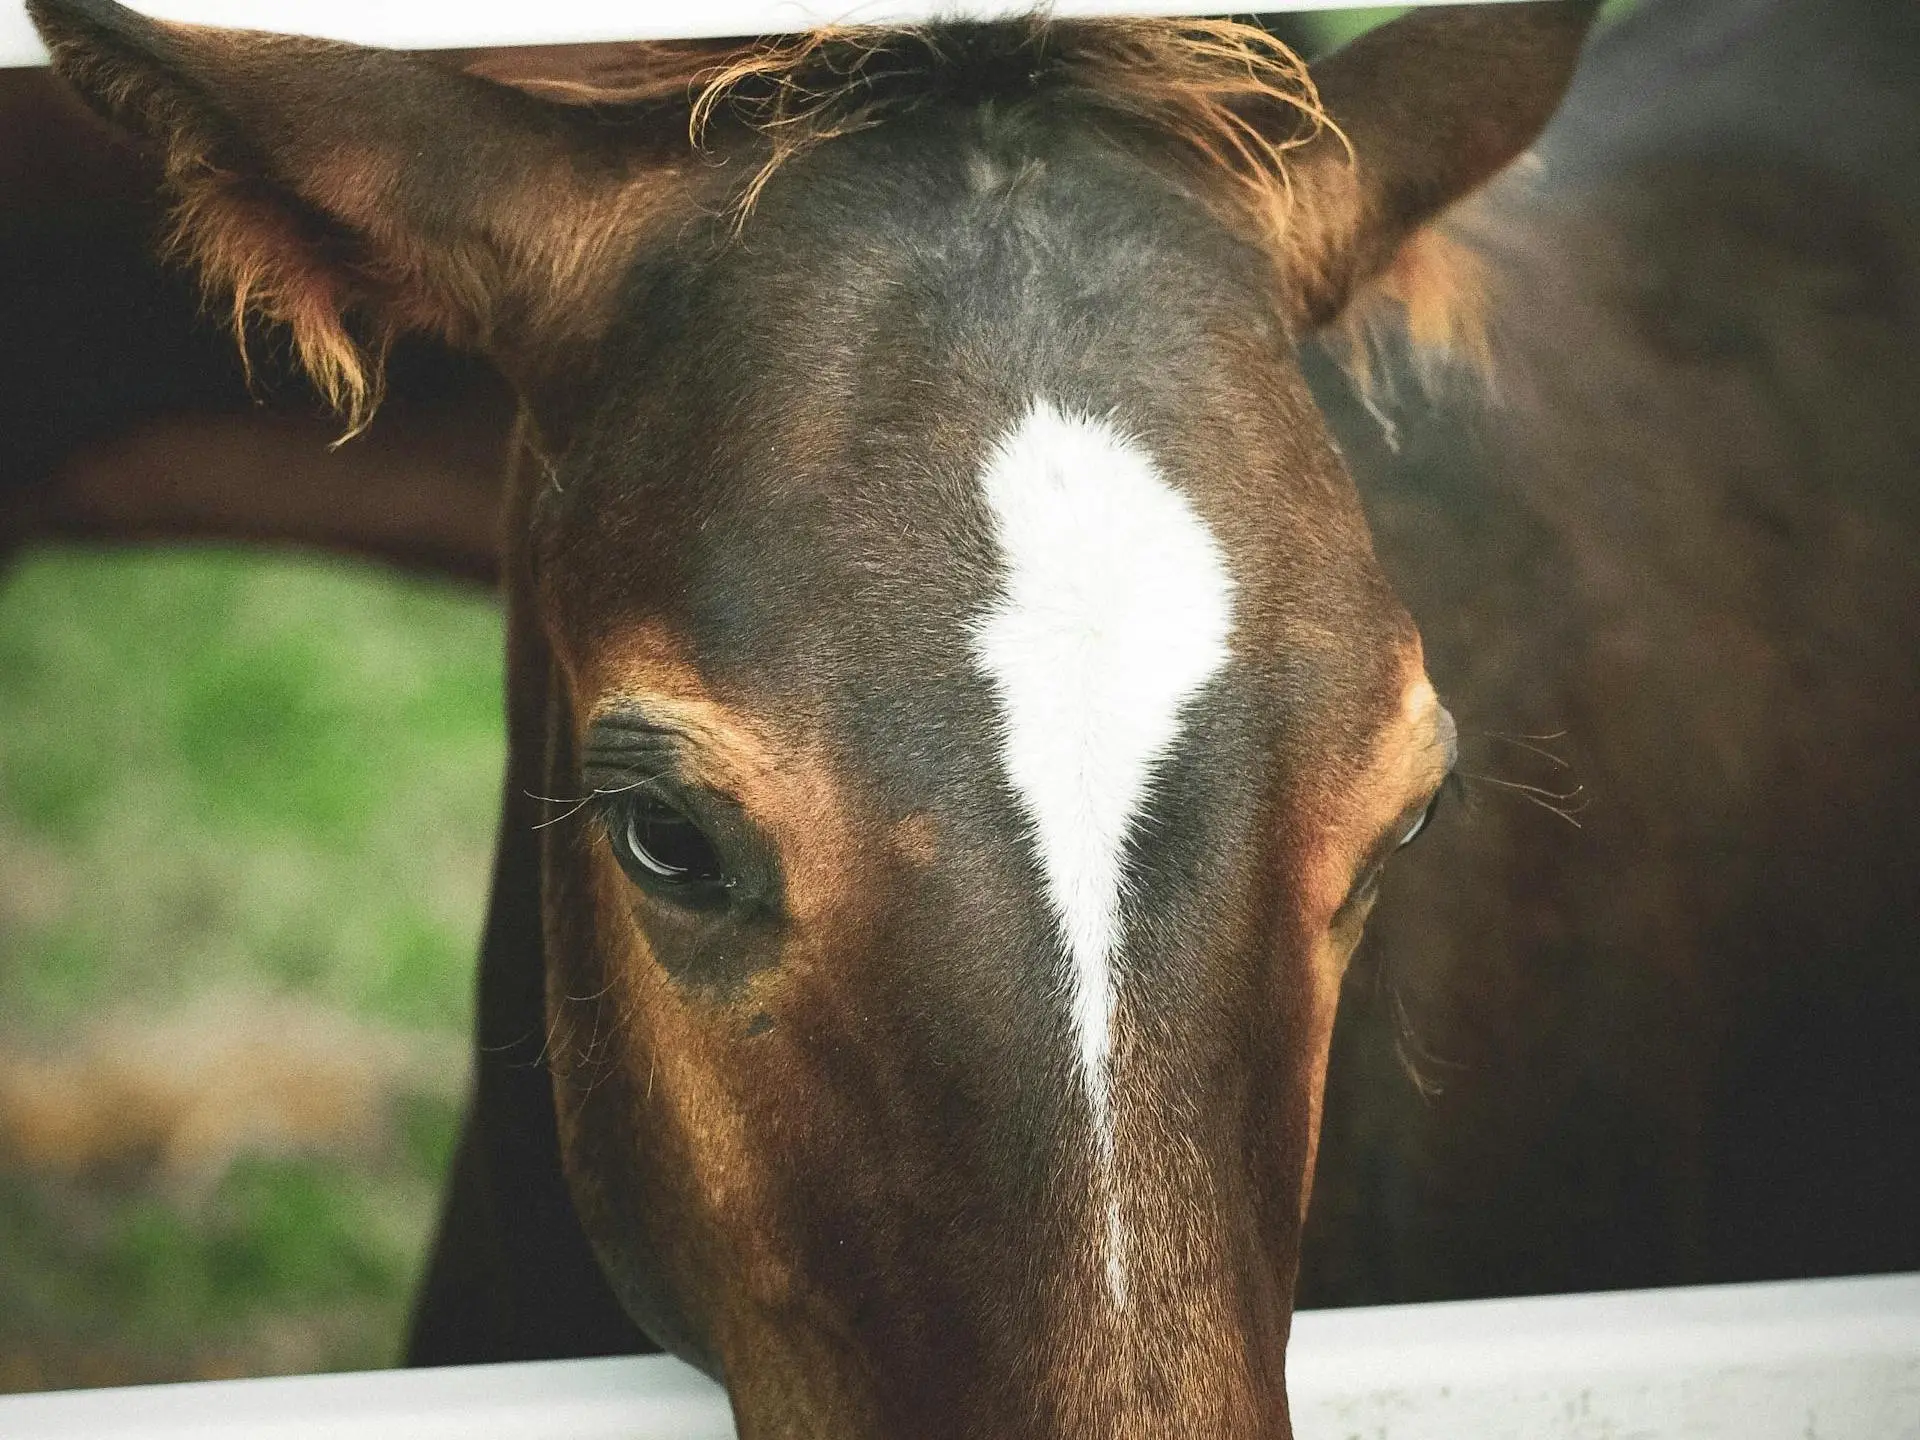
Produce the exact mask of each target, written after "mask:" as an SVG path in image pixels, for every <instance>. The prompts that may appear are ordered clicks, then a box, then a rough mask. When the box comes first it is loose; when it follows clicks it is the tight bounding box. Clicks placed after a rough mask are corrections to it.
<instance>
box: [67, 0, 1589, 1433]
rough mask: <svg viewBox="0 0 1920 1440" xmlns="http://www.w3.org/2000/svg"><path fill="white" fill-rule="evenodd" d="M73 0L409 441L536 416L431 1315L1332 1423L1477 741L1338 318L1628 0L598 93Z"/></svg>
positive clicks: (323, 352)
mask: <svg viewBox="0 0 1920 1440" xmlns="http://www.w3.org/2000/svg"><path fill="white" fill-rule="evenodd" d="M32 9H33V14H34V16H35V18H36V20H37V22H38V23H39V24H40V26H41V28H42V32H43V33H44V34H45V35H46V37H47V40H48V43H49V46H50V48H51V49H52V51H53V54H54V57H55V63H56V65H57V66H58V67H59V68H60V69H61V71H62V72H63V73H64V74H66V75H67V76H68V77H69V78H70V79H72V80H73V81H74V83H75V84H76V85H77V86H78V87H79V88H80V89H81V91H82V93H83V94H85V95H86V96H87V97H88V98H89V99H90V100H91V101H92V102H93V103H94V104H95V105H96V106H98V107H99V108H101V109H102V110H103V111H105V112H106V113H108V114H109V115H110V116H112V117H113V118H116V119H118V120H120V121H122V122H123V123H126V124H128V125H130V126H132V127H134V128H135V129H137V130H139V131H141V132H143V133H144V134H146V135H148V136H149V137H151V138H152V139H153V140H154V141H155V142H156V143H157V144H158V145H159V146H160V147H161V149H162V152H163V155H164V163H165V168H166V171H167V175H168V178H169V182H170V184H171V185H172V187H173V188H174V191H175V193H176V195H177V197H178V200H179V207H180V208H179V212H178V217H177V234H176V242H175V243H176V245H177V246H178V248H179V249H180V251H181V252H182V253H183V254H185V255H187V256H188V257H190V258H191V259H192V260H193V262H194V263H195V264H196V265H198V266H199V267H200V269H201V270H202V272H203V274H204V275H205V276H206V278H207V280H208V283H209V285H210V286H212V287H213V288H214V290H215V291H216V292H217V293H218V294H219V295H220V296H221V297H223V298H224V300H225V301H226V303H228V304H229V305H230V306H231V307H232V308H233V310H234V312H235V313H236V314H237V315H242V316H244V315H245V314H247V313H250V312H251V313H259V314H264V315H265V316H267V317H268V318H270V319H274V320H278V321H280V322H282V323H284V324H285V325H287V326H288V327H290V329H291V332H292V336H293V340H294V344H295V346H296V347H297V349H298V351H299V353H300V355H301V357H302V358H303V360H304V361H305V363H306V365H307V366H308V368H309V370H310V371H311V372H312V374H313V375H314V377H315V380H316V382H317V383H318V384H319V385H320V386H321V388H322V389H323V390H324V391H325V392H327V393H328V394H330V395H331V396H332V397H333V398H334V399H335V400H336V402H337V403H338V404H339V406H340V408H341V409H342V411H343V412H344V413H345V414H346V415H347V417H348V420H349V422H350V424H351V425H352V426H354V427H358V426H361V425H363V424H364V423H365V422H366V421H367V420H368V419H369V417H370V415H371V413H372V407H373V405H374V404H375V402H376V401H377V399H378V396H379V380H380V359H381V356H382V355H383V353H384V351H385V349H386V347H387V346H388V345H389V344H390V343H391V341H392V340H393V338H394V337H396V336H397V335H399V334H402V333H405V332H409V331H415V330H421V331H426V332H428V333H431V334H435V335H438V336H440V337H442V338H444V339H446V340H449V341H451V342H453V343H455V344H456V345H461V346H466V347H470V348H473V349H476V350H478V351H480V352H481V353H482V354H484V355H485V356H487V357H488V358H489V359H490V360H491V361H492V362H493V363H494V364H495V365H497V366H498V368H499V369H500V371H501V372H502V373H503V374H504V375H505V376H506V377H507V379H508V380H509V381H510V382H511V384H512V386H513V388H514V390H515V393H516V396H517V399H518V406H519V413H518V432H517V440H516V444H515V456H514V471H513V477H512V480H511V484H510V494H509V500H508V504H507V507H506V531H505V545H504V561H503V568H504V572H505V578H506V585H507V591H508V605H509V632H510V639H509V647H510V655H509V674H510V682H509V683H510V695H509V712H510V713H509V735H510V752H511V756H512V759H511V761H510V771H509V775H508V779H507V794H506V805H505V811H504V818H503V824H502V832H501V845H500V851H499V859H498V864H497V870H496V877H495V895H494V905H493V911H492V916H491V919H490V922H489V931H488V937H487V950H486V957H485V962H484V963H485V973H484V979H483V992H482V1019H481V1027H482V1035H481V1055H482V1066H481V1077H480V1082H479V1087H480V1088H479V1096H478V1100H477V1105H476V1109H475V1112H474V1116H473V1118H472V1121H471V1123H470V1125H469V1127H468V1130H467V1133H466V1136H465V1139H464V1142H463V1146H462V1151H461V1155H460V1161H459V1167H460V1168H459V1173H458V1175H457V1177H456V1182H455V1191H454V1195H453V1198H452V1201H451V1203H450V1207H449V1211H448V1215H447V1218H446V1223H445V1229H444V1233H443V1236H442V1241H441V1245H440V1248H439V1251H438V1253H437V1256H436V1262H435V1267H434V1271H433V1275H432V1277H431V1279H430V1282H429V1289H428V1293H427V1296H426V1299H425V1301H424V1305H423V1310H422V1313H421V1317H420V1321H419V1328H418V1332H417V1334H416V1339H415V1358H417V1359H421V1360H440V1361H450V1360H473V1359H494V1358H517V1357H527V1356H533V1355H541V1354H564V1353H585V1352H592V1351H606V1350H617V1349H620V1348H630V1347H633V1346H635V1345H637V1344H639V1343H641V1342H640V1339H639V1336H640V1334H641V1333H644V1335H645V1336H647V1337H648V1338H650V1339H651V1340H652V1341H654V1342H656V1343H658V1344H660V1345H662V1346H664V1347H665V1348H667V1349H670V1350H672V1351H674V1352H675V1353H678V1354H680V1355H682V1356H684V1357H686V1358H687V1359H689V1360H691V1361H693V1362H694V1363H696V1364H699V1365H701V1366H703V1367H704V1368H706V1369H707V1370H709V1371H710V1372H711V1373H714V1374H715V1375H717V1376H719V1377H720V1378H722V1379H723V1380H724V1381H725V1382H726V1384H727V1386H728V1389H729V1393H730V1395H731V1397H732V1401H733V1405H734V1410H735V1414H736V1417H737V1420H738V1424H739V1428H740V1432H741V1434H742V1435H743V1436H747V1437H763V1436H775V1435H794V1436H801V1435H806V1436H834V1437H842V1436H845V1437H857V1436H872V1437H879V1436H889V1437H904V1436H916V1437H919V1436H942V1435H952V1436H960V1435H980V1436H987V1435H993V1436H999V1435H1022V1436H1034V1437H1040V1436H1069V1435H1071V1436H1090V1435H1108V1434H1121V1435H1140V1436H1148V1435H1153V1436H1163V1435H1164V1436H1174V1435H1193V1434H1205V1435H1212V1436H1221V1437H1249V1440H1250V1437H1256V1436H1257V1437H1277V1436H1285V1435H1288V1434H1290V1425H1289V1422H1288V1418H1287V1407H1286V1398H1285V1388H1284V1352H1285V1345H1286V1338H1287V1332H1288V1326H1289V1322H1290V1317H1291V1310H1292V1297H1293V1291H1294V1284H1295V1278H1296V1274H1297V1271H1298V1267H1299V1260H1300V1236H1301V1225H1302V1217H1303V1214H1304V1211H1305V1208H1306V1203H1307V1196H1308V1189H1309V1182H1310V1179H1311V1176H1312V1172H1313V1165H1314V1156H1315V1148H1316V1144H1317V1140H1318V1132H1319V1122H1320V1106H1321V1090H1322V1084H1323V1078H1324V1075H1325V1069H1326V1064H1327V1056H1328V1047H1329V1041H1330V1036H1331V1033H1332V1026H1333V1018H1334V1013H1335V1008H1336V1001H1337V997H1338V993H1339V988H1340V981H1341V976H1342V972H1343V969H1344V967H1345V964H1346V961H1347V958H1348V956H1349V955H1350V954H1351V952H1352V949H1353V947H1354V945H1355V943H1356V942H1357V940H1358V938H1359V935H1360V931H1361V926H1362V924H1363V922H1364V920H1365V918H1366V915H1367V912H1368V910H1369V909H1370V907H1371V905H1372V903H1373V899H1374V895H1375V893H1376V886H1377V884H1378V880H1379V876H1380V873H1381V870H1382V867H1383V866H1384V865H1385V863H1386V861H1387V859H1388V858H1389V857H1390V855H1391V854H1392V853H1393V852H1394V850H1395V849H1396V848H1397V847H1399V846H1400V845H1401V844H1403V843H1405V842H1406V841H1407V840H1409V839H1411V838H1412V837H1413V836H1414V835H1415V834H1417V832H1418V830H1419V829H1420V828H1421V827H1422V825H1423V823H1424V817H1425V816H1426V815H1427V814H1428V813H1429V811H1430V810H1431V807H1432V805H1433V802H1434V800H1435V798H1436V797H1437V795H1438V794H1439V792H1440V790H1441V788H1442V786H1443V785H1444V784H1445V782H1446V780H1447V777H1448V773H1449V770H1450V768H1451V766H1452V763H1453V758H1454V752H1455V735H1454V728H1453V724H1452V721H1451V720H1450V718H1449V717H1448V716H1447V713H1446V711H1445V709H1444V708H1443V707H1442V706H1441V704H1440V703H1439V700H1438V697H1437V696H1436V695H1435V692H1434V689H1433V686H1432V685H1431V683H1430V682H1429V681H1428V680H1427V678H1426V674H1425V669H1424V664H1423V659H1422V651H1421V644H1420V640H1419V637H1418V635H1417V633H1416V631H1415V630H1414V627H1413V624H1412V622H1411V620H1410V619H1409V617H1408V615H1407V614H1406V612H1405V610H1404V608H1403V607H1402V606H1401V604H1400V603H1399V601H1398V600H1397V599H1396V598H1395V596H1394V594H1393V592H1392V590H1391V588H1390V587H1389V585H1388V584H1387V581H1386V579H1385V577H1384V576H1383V574H1382V573H1381V571H1380V569H1379V567H1378V565H1377V564H1376V562H1375V560H1374V557H1373V553H1372V548H1371V544H1370V540H1369V536H1368V530H1367V526H1366V523H1365V520H1364V517H1363V516H1362V513H1361V511H1360V507H1359V503H1358V499H1357V497H1356V496H1355V494H1354V491H1353V488H1352V485H1351V482H1350V481H1349V479H1348V478H1347V476H1346V474H1345V472H1344V470H1343V468H1342V465H1341V462H1340V458H1339V456H1338V454H1337V452H1336V451H1335V449H1334V448H1333V446H1332V444H1331V442H1330V440H1329V439H1328V437H1327V434H1326V431H1325V429H1324V426H1323V424H1322V422H1321V420H1320V418H1319V414H1318V412H1317V410H1316V409H1315V407H1314V405H1313V402H1312V399H1311V396H1310V394H1309V392H1308V390H1307V388H1306V385H1305V382H1304V380H1303V379H1302V377H1301V374H1300V371H1299V368H1298V365H1297V363H1296V360H1295V347H1296V345H1297V344H1298V343H1299V342H1300V341H1301V340H1302V339H1303V338H1304V337H1305V336H1307V335H1308V334H1310V333H1311V332H1313V331H1314V330H1316V329H1319V328H1321V327H1325V326H1329V325H1332V324H1334V323H1336V322H1337V321H1339V320H1340V319H1341V318H1342V317H1343V316H1345V315H1348V314H1350V313H1352V311H1353V307H1354V306H1355V305H1356V304H1359V303H1361V301H1362V297H1363V292H1364V291H1365V290H1366V287H1367V286H1368V285H1369V284H1371V283H1375V282H1379V281H1381V279H1382V277H1383V276H1385V275H1386V274H1387V273H1388V272H1389V271H1390V270H1392V268H1393V267H1394V265H1395V263H1396V257H1399V256H1402V255H1404V254H1407V253H1408V251H1407V247H1408V245H1409V244H1410V243H1416V244H1417V243H1418V242H1417V241H1416V240H1415V237H1416V236H1417V235H1418V234H1419V232H1420V227H1421V226H1423V225H1424V224H1426V223H1427V222H1428V221H1430V220H1432V219H1433V218H1435V217H1436V216H1437V215H1438V214H1440V213H1441V212H1442V211H1443V210H1444V209H1445V208H1446V207H1447V205H1449V204H1450V203H1451V202H1452V201H1453V200H1455V199H1456V198H1458V197H1459V196H1461V195H1462V194H1464V193H1466V192H1468V191H1470V190H1472V189H1473V188H1475V187H1476V186H1478V185H1479V184H1480V183H1482V182H1483V181H1485V180H1486V179H1488V178H1489V177H1490V176H1491V175H1493V174H1494V173H1495V172H1497V171H1498V170H1499V169H1500V168H1501V167H1502V166H1503V165H1504V164H1505V163H1506V162H1507V161H1508V160H1510V159H1511V158H1512V157H1513V156H1514V155H1516V154H1517V153H1519V152H1520V151H1521V150H1522V149H1523V148H1524V147H1525V146H1526V145H1527V144H1529V143H1530V141H1531V140H1532V138H1533V137H1534V135H1535V134H1536V133H1537V132H1538V130H1539V129H1540V127H1541V126H1542V125H1543V124H1544V123H1545V121H1546V119H1547V118H1548V116H1549V114H1550V113H1551V111H1552V109H1553V106H1554V103H1555V101H1556V99H1557V97H1558V96H1559V94H1560V92H1561V90H1562V88H1563V87H1564V85H1565V83H1566V81H1567V78H1568V76H1569V74H1570V73H1571V70H1572V67H1573V64H1574V61H1575V58H1576V56H1577V54H1578V52H1579V48H1580V44H1581V40H1582V37H1583V35H1584V32H1585V29H1586V25H1587V23H1588V21H1589V19H1590V17H1591V13H1592V11H1593V9H1594V7H1593V6H1592V5H1587V4H1527V5H1512V6H1498V7H1491V8H1489V9H1485V10H1482V9H1474V8H1463V9H1459V10H1436V11H1427V12H1422V13H1420V14H1417V15H1415V16H1412V17H1409V18H1408V19H1406V20H1403V21H1401V22H1399V23H1398V24H1396V25H1394V26H1391V27H1387V28H1386V29H1383V30H1382V31H1379V32H1376V34H1374V35H1373V36H1371V37H1369V38H1367V39H1366V40H1364V41H1362V42H1359V43H1357V44H1356V45H1354V46H1353V47H1350V49H1348V50H1347V51H1345V52H1342V53H1341V54H1340V55H1337V56H1335V57H1332V58H1330V59H1329V60H1328V61H1326V62H1325V63H1324V64H1323V65H1322V66H1320V67H1317V68H1316V69H1315V71H1314V72H1313V74H1312V75H1311V76H1307V75H1304V74H1302V73H1300V72H1299V70H1298V68H1297V66H1295V65H1293V64H1292V63H1291V62H1290V61H1289V59H1288V57H1286V56H1285V55H1284V54H1283V53H1280V52H1277V51H1276V50H1275V49H1274V48H1273V47H1272V46H1271V45H1270V44H1269V43H1267V42H1266V41H1265V40H1264V37H1262V36H1261V35H1260V34H1259V32H1257V31H1253V30H1251V29H1249V28H1247V27H1242V26H1234V25H1230V24H1227V23H1225V22H1207V23H1201V24H1188V23H1186V22H1125V23H1121V22H1107V23H1101V22H1084V23H1067V22H1058V23H1052V22H1044V21H1022V22H1010V23H1003V24H994V25H981V26H973V25H951V26H942V27H936V28H933V29H930V30H927V31H923V32H898V33H880V34H875V33H871V32H861V33H853V34H832V35H828V36H824V37H816V38H814V39H811V40H808V41H805V42H802V43H799V44H797V45H794V46H792V47H788V48H786V49H775V50H773V51H762V50H758V49H748V50H744V51H739V50H736V51H731V52H715V53H713V54H711V55H695V57H694V58H695V59H696V60H697V61H698V63H695V64H692V65H690V66H689V65H687V64H686V63H684V62H685V57H686V55H687V53H688V52H686V51H685V50H684V49H681V48H677V47H666V48H663V49H661V50H659V51H655V52H652V53H653V54H654V55H655V56H657V57H658V58H659V61H660V68H659V70H658V71H657V72H656V73H655V74H654V76H653V78H652V79H651V80H649V79H648V78H647V77H646V76H642V77H640V78H639V79H637V80H635V79H633V77H621V78H622V79H623V81H624V82H626V83H627V88H626V89H625V90H624V91H622V90H621V88H620V86H619V85H616V84H612V83H607V84H603V85H601V86H600V87H599V88H597V89H595V90H592V91H591V92H590V93H587V94H584V95H582V94H576V95H573V96H570V97H566V98H563V99H556V98H542V97H540V96H536V95H533V94H530V93H528V91H526V90H523V89H514V88H509V87H507V86H504V85H500V84H495V83H492V82H489V81H487V80H484V79H481V78H478V77H476V76H473V75H470V74H464V73H460V72H458V71H454V70H450V69H446V68H442V67H439V66H436V65H434V64H432V63H430V62H427V61H422V60H418V59H414V58H409V57H406V56H402V55H397V54H392V53H387V52H379V51H369V50H362V49H357V48H354V47H349V46H342V45H335V44H329V43H323V42H317V41H309V40H298V39H291V38H286V37H273V36H264V35H255V34H248V33H241V32H225V31H216V30H207V29H200V28H195V27H188V26H179V25H168V24H161V23H158V22H153V21H149V20H145V19H143V18H141V17H139V16H138V15H135V14H134V13H132V12H130V11H127V10H125V9H123V8H120V7H118V6H115V5H112V4H109V3H102V0H79V3H54V0H36V3H35V4H34V5H33V7H32ZM676 67H677V68H676ZM643 68H644V67H643ZM709 71H711V73H710V74H709ZM661 75H664V76H665V77H666V82H665V83H663V82H661V80H660V76H661ZM703 78H704V79H705V80H707V81H709V82H710V83H707V84H705V85H703V84H702V83H701V82H702V80H703ZM703 97H705V98H706V99H707V100H709V101H710V102H711V103H708V104H702V103H701V102H702V99H703ZM582 101H585V102H586V103H580V102H582ZM1407 273H1412V274H1415V275H1416V276H1417V274H1418V273H1419V270H1418V267H1416V269H1415V270H1414V271H1413V272H1403V279H1404V276H1405V274H1407ZM1416 288H1417V287H1416ZM1401 289H1402V292H1403V294H1410V293H1412V292H1409V291H1408V290H1407V289H1406V286H1405V284H1402V286H1401ZM1443 308H1444V307H1443ZM1116 797H1118V798H1117V799H1116ZM636 1325H637V1327H638V1330H637V1331H636V1329H635V1326H636Z"/></svg>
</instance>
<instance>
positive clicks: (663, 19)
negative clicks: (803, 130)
mask: <svg viewBox="0 0 1920 1440" xmlns="http://www.w3.org/2000/svg"><path fill="white" fill-rule="evenodd" d="M1041 3H1046V0H541V3H537V4H535V3H529V0H135V3H134V6H133V8H134V9H136V10H139V11H141V12H142V13H144V14H148V15H153V16H156V17H158V18H160V19H163V20H190V21H193V22H195V23H197V24H202V25H237V26H241V27H243V28H246V29H251V30H284V31H286V32H288V33H290V34H295V35H321V36H325V37H326V38H328V39H332V40H354V41H358V42H359V43H360V44H362V45H396V46H399V47H401V48H402V49H415V50H432V49H463V48H467V47H470V46H480V45H566V44H573V43H576V42H583V41H589V40H668V39H682V38H684V39H697V38H700V37H704V36H712V35H769V34H776V33H779V32H782V31H792V30H804V29H807V28H808V27H809V26H813V25H833V24H874V25H878V24H911V23H913V22H915V21H920V20H929V19H933V18H935V17H940V18H943V19H952V18H956V17H962V16H980V17H986V16H994V15H1017V14H1022V13H1024V12H1026V11H1029V10H1032V9H1034V8H1035V7H1036V5H1038V4H1041ZM1352 3H1354V0H1277V3H1276V0H1256V3H1253V4H1246V5H1241V6H1238V7H1236V6H1235V5H1234V4H1232V3H1231V0H1228V3H1224V4H1223V3H1222V0H1050V3H1047V4H1046V8H1048V9H1050V10H1051V11H1053V13H1054V14H1056V15H1210V14H1211V15H1217V14H1223V13H1225V12H1227V11H1244V10H1248V9H1258V10H1269V11H1280V10H1338V9H1343V8H1345V7H1346V6H1347V5H1350V4H1352ZM1401 3H1402V4H1406V3H1409V0H1401ZM1411 3H1413V4H1417V5H1437V4H1442V3H1445V0H1411ZM46 63H47V52H46V51H45V50H44V49H43V48H42V47H41V45H40V41H39V37H37V36H36V35H35V34H34V33H33V26H32V25H30V24H28V23H27V11H26V6H25V3H24V0H0V67H4V66H8V65H44V64H46Z"/></svg>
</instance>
